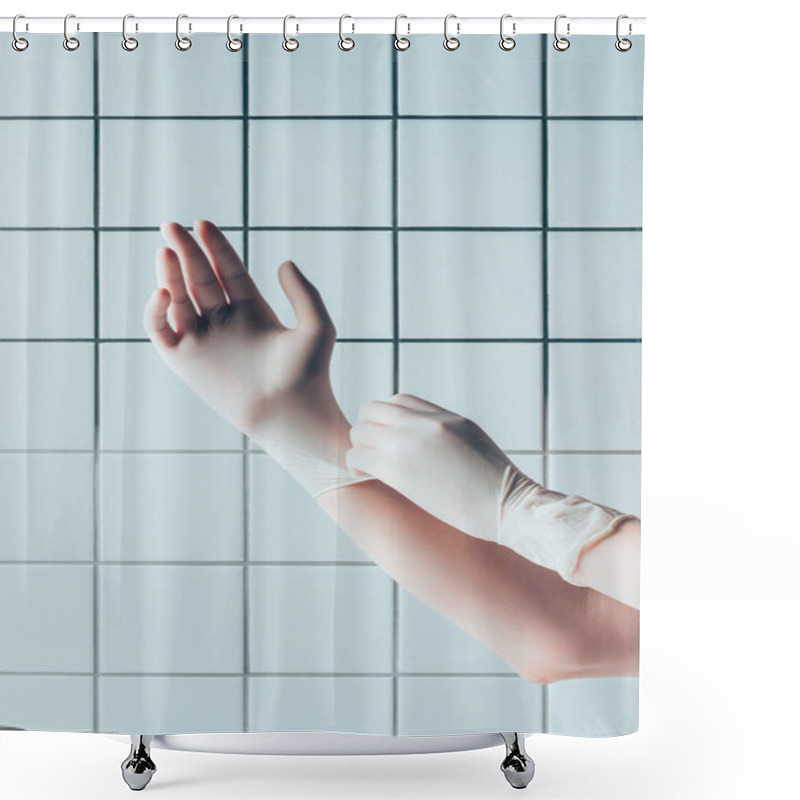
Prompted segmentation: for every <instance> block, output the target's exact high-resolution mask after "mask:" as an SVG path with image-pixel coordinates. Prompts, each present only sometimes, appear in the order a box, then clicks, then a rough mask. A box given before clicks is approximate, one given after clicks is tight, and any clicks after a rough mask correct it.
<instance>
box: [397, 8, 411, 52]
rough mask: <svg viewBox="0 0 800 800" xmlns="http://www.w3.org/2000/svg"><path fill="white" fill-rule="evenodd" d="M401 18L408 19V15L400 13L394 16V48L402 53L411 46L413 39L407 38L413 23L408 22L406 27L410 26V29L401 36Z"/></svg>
mask: <svg viewBox="0 0 800 800" xmlns="http://www.w3.org/2000/svg"><path fill="white" fill-rule="evenodd" d="M401 19H408V17H407V16H406V15H405V14H398V15H397V16H396V17H395V18H394V49H395V50H399V51H400V52H401V53H402V52H403V51H404V50H408V48H409V47H411V39H409V38H407V37H408V35H409V34H410V33H411V24H410V23H408V22H407V23H406V28H408V30H407V31H406V35H405V36H401V35H400V20H401Z"/></svg>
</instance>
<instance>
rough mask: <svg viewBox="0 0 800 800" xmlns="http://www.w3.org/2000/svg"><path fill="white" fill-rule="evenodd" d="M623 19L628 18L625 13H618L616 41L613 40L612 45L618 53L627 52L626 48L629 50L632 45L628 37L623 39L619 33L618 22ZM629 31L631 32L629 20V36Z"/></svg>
mask: <svg viewBox="0 0 800 800" xmlns="http://www.w3.org/2000/svg"><path fill="white" fill-rule="evenodd" d="M623 19H628V15H627V14H620V15H619V16H618V17H617V41H616V42H614V47H616V48H617V50H619V51H620V53H627V52H628V50H630V49H631V47H633V42H632V41H631V40H630V39H623V38H622V37H621V36H620V35H619V24H620V22H622V20H623ZM631 33H633V25H631V23H630V22H629V23H628V36H630V35H631Z"/></svg>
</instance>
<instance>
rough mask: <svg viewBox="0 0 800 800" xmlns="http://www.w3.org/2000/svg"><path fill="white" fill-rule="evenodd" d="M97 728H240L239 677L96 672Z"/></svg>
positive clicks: (219, 730) (204, 730)
mask: <svg viewBox="0 0 800 800" xmlns="http://www.w3.org/2000/svg"><path fill="white" fill-rule="evenodd" d="M99 684H100V698H99V699H100V715H99V725H98V727H99V729H100V731H102V732H103V733H121V734H124V735H128V734H130V733H131V732H132V731H136V732H137V733H155V734H159V735H164V734H170V733H241V732H242V730H243V727H242V726H243V724H244V720H243V715H242V692H243V688H242V686H243V684H242V679H241V678H220V677H206V676H197V677H187V676H185V675H183V676H181V677H167V676H156V675H141V676H138V675H137V676H129V675H126V676H121V675H115V676H110V675H102V676H101V677H100V681H99Z"/></svg>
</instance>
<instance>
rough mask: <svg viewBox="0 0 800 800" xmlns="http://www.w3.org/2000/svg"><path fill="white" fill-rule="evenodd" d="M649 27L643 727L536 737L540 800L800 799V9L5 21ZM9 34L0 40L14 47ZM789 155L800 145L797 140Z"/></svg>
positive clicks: (352, 788) (34, 786)
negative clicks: (402, 21) (374, 20)
mask: <svg viewBox="0 0 800 800" xmlns="http://www.w3.org/2000/svg"><path fill="white" fill-rule="evenodd" d="M16 12H19V13H25V14H27V15H28V16H55V15H59V16H63V15H64V14H65V13H67V12H75V13H77V14H80V15H84V16H88V15H95V16H96V15H102V16H116V15H119V16H120V17H121V16H122V14H123V13H128V12H130V13H135V14H137V15H139V16H167V15H170V16H175V15H176V14H178V13H181V12H187V13H192V14H195V15H198V16H227V15H228V14H232V13H237V14H239V15H242V16H245V15H251V16H267V15H269V16H283V15H284V14H287V13H292V14H295V15H297V16H303V15H305V16H338V15H339V14H342V13H345V12H347V13H349V14H352V15H359V14H362V15H369V16H394V15H396V14H398V13H405V14H408V15H410V16H414V15H418V16H439V15H441V16H444V14H446V13H450V12H453V13H457V14H459V15H460V16H495V15H496V16H498V17H499V16H500V14H502V13H506V12H507V13H513V14H516V15H517V16H533V15H535V16H554V15H555V14H556V13H569V14H570V15H572V16H616V15H617V14H621V13H627V14H629V15H631V16H647V18H648V22H647V34H646V36H647V56H646V66H645V117H644V119H645V121H644V132H645V197H644V246H645V257H644V271H645V284H644V293H645V297H644V302H645V306H644V351H643V352H644V423H643V424H644V431H643V482H644V483H643V511H642V516H643V520H644V537H643V539H644V545H643V551H644V552H643V559H642V572H643V583H642V586H643V589H642V643H641V654H642V664H641V672H642V677H641V705H640V712H641V713H640V725H641V729H640V731H639V733H637V734H635V735H632V736H628V737H622V738H619V739H607V740H593V739H574V738H565V737H558V736H532V737H530V738H529V739H528V749H529V751H530V752H531V754H532V755H533V756H534V758H535V760H536V762H537V775H536V778H535V779H534V781H533V783H532V784H531V786H530V787H529V788H528V790H527V794H528V796H531V797H536V798H539V800H555V799H556V798H559V799H560V800H567V798H576V799H577V798H592V799H594V800H600V799H601V798H614V799H615V800H626V799H627V798H632V799H633V798H635V799H636V800H650V799H651V798H653V799H655V798H668V799H669V800H690V799H693V798H703V800H708V798H717V797H719V798H723V797H724V798H725V799H726V800H738V798H745V797H746V798H751V797H754V796H759V797H765V798H769V799H770V800H782V799H783V798H790V797H791V798H794V797H797V796H798V780H800V778H798V773H797V768H796V766H795V765H796V763H797V754H798V750H799V749H800V734H799V733H798V731H799V730H800V725H798V723H797V721H796V717H797V715H798V714H800V688H799V687H798V671H797V655H798V647H797V640H798V628H800V589H799V588H798V581H797V561H798V556H800V523H799V522H798V505H800V490H799V489H798V483H800V474H799V472H800V471H799V470H798V456H799V455H800V436H799V435H798V431H800V424H799V423H798V418H799V417H800V388H799V387H800V377H799V376H798V372H799V371H800V370H799V369H798V364H799V363H800V359H798V354H797V348H798V344H800V336H798V333H799V332H800V321H799V320H800V313H799V312H798V304H799V300H800V259H798V243H797V242H798V229H800V225H799V224H798V213H799V212H800V203H798V200H797V187H798V179H800V175H799V174H798V172H799V170H798V143H797V140H796V137H797V127H796V121H795V120H796V112H797V78H798V74H800V69H799V68H798V63H797V58H798V57H797V50H796V42H797V37H798V35H799V34H800V12H799V11H798V6H797V5H796V4H789V3H776V2H760V3H758V4H755V3H751V4H745V3H735V2H730V1H729V2H720V1H719V0H714V1H713V2H712V1H711V0H709V1H707V2H704V3H702V4H700V3H696V2H695V3H691V2H687V0H670V1H669V2H666V1H664V2H644V1H643V0H639V2H637V3H633V2H631V3H629V4H627V5H626V6H621V5H617V4H611V3H609V2H607V0H603V1H602V2H580V0H570V2H569V4H568V6H567V5H564V6H557V5H554V4H553V3H535V4H533V3H524V4H521V3H517V4H509V6H502V7H501V6H498V5H495V4H494V3H492V2H490V0H483V2H468V1H467V0H461V1H460V2H459V3H458V4H455V3H452V4H451V3H448V4H444V3H441V2H435V0H425V1H424V2H423V0H415V2H413V3H412V2H407V3H405V4H403V5H402V6H401V5H400V4H397V3H388V2H385V0H380V2H376V1H375V0H373V2H368V1H367V0H361V2H355V0H348V2H347V5H346V7H345V6H339V5H338V4H332V3H330V2H327V3H323V2H310V0H293V2H291V3H289V4H288V5H287V4H283V5H281V4H275V3H263V2H246V1H245V0H237V3H236V6H235V7H234V6H228V5H226V4H224V3H222V2H220V0H215V2H213V3H211V2H203V0H194V2H193V3H191V4H190V3H182V4H180V5H177V4H175V3H174V2H171V1H170V2H164V1H163V0H159V2H154V1H153V0H147V1H145V0H139V2H138V4H137V5H136V6H133V5H131V6H123V5H122V4H120V3H118V2H113V0H111V1H110V0H102V1H101V0H93V1H92V2H90V0H84V2H83V3H81V4H75V5H70V6H65V5H64V4H63V3H55V2H43V1H42V0H38V2H30V3H28V4H25V3H22V4H21V5H20V6H19V7H18V8H17V7H15V8H10V7H6V8H5V9H4V11H3V13H4V14H13V13H16ZM6 37H7V34H4V35H3V36H2V41H0V46H3V47H7V46H10V45H9V43H8V42H7V41H6ZM792 142H794V144H792ZM126 754H127V747H126V746H125V745H123V744H121V743H119V742H116V741H113V740H111V739H107V738H105V737H103V736H100V735H88V734H64V733H30V732H24V733H12V732H3V733H1V734H0V793H2V794H3V796H4V797H7V798H9V799H10V800H11V799H13V800H29V799H30V800H32V799H33V798H37V799H38V798H48V800H50V799H51V798H81V800H90V799H91V798H110V797H128V796H129V795H128V791H129V790H128V788H127V787H126V786H125V785H124V784H123V782H122V779H121V776H120V771H119V764H120V762H121V761H122V759H123V757H124V756H125V755H126ZM154 756H155V760H156V762H157V765H158V768H159V769H158V773H157V774H156V776H155V778H154V779H153V782H152V783H151V785H150V786H149V787H148V788H147V789H146V790H145V791H146V792H147V793H148V796H149V795H153V796H154V797H156V796H157V797H164V798H167V797H168V798H176V799H177V798H192V799H193V800H194V799H195V798H197V799H198V800H199V799H200V798H223V797H224V798H230V800H233V799H234V798H262V797H275V798H311V797H313V798H322V797H324V798H337V797H347V798H350V799H351V800H357V799H358V798H370V800H374V799H376V798H382V797H391V798H434V797H435V798H438V800H445V799H446V798H450V797H453V798H455V797H457V798H459V800H468V799H469V798H483V799H485V798H492V797H509V796H510V795H511V792H512V791H513V790H512V789H511V788H510V787H509V786H508V785H507V784H506V782H505V780H504V778H503V776H502V775H501V773H500V771H499V769H498V767H499V763H500V760H501V757H502V752H501V748H492V749H489V750H484V751H478V752H473V753H453V754H444V755H423V756H355V757H352V756H351V757H314V758H311V757H307V758H302V757H300V758H298V757H277V756H266V757H258V756H223V755H206V754H193V753H175V752H170V751H162V750H156V751H154Z"/></svg>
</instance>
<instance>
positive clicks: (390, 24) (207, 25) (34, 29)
mask: <svg viewBox="0 0 800 800" xmlns="http://www.w3.org/2000/svg"><path fill="white" fill-rule="evenodd" d="M645 19H646V18H645V17H629V18H627V19H624V20H623V22H622V26H623V27H622V31H623V35H625V36H630V35H632V34H633V35H635V34H643V33H644V32H645V30H644V29H645ZM175 23H176V19H175V17H131V18H129V20H128V25H127V30H128V32H129V34H132V33H133V32H134V31H136V32H138V33H170V32H171V33H175ZM287 24H288V32H289V33H290V34H291V35H297V34H303V33H338V32H339V24H340V23H339V17H302V16H298V17H295V16H292V18H291V19H290V20H289V21H288V23H287ZM398 24H399V33H400V35H401V36H408V35H412V36H413V35H414V34H415V33H438V34H444V17H401V18H400V20H399V23H398ZM567 24H569V26H570V29H569V34H570V35H574V34H594V35H603V34H605V35H607V36H608V35H614V33H615V32H616V26H617V18H616V17H569V16H562V17H561V19H560V20H559V32H560V33H567ZM227 25H228V18H227V17H193V16H185V17H183V18H182V19H181V31H182V33H184V34H191V33H222V34H224V33H225V32H226V31H227ZM12 26H13V18H12V17H0V31H2V32H8V33H11V30H12ZM342 29H343V31H344V33H345V34H353V33H355V34H359V33H385V34H394V32H395V18H394V17H355V16H349V15H348V16H347V17H346V19H345V20H344V21H343V23H342ZM232 30H233V31H234V32H235V33H237V34H239V33H283V30H284V18H283V17H238V18H236V19H235V20H234V21H233V23H232ZM69 31H70V34H73V33H78V34H79V33H91V32H95V31H97V32H101V33H112V32H115V31H118V32H120V34H121V33H122V17H81V16H74V17H73V16H70V18H69ZM448 31H449V32H450V34H451V35H457V36H461V35H469V34H475V33H496V34H498V36H499V35H500V16H499V15H498V16H497V17H458V16H454V17H451V19H450V21H449V24H448ZM504 31H505V33H506V34H507V35H512V36H514V35H521V34H526V33H550V34H552V33H553V31H554V17H513V16H511V17H507V18H506V20H505V23H504ZM17 32H18V33H19V34H22V33H32V34H33V33H63V32H64V18H63V17H33V16H32V17H21V18H20V19H19V20H18V22H17Z"/></svg>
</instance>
